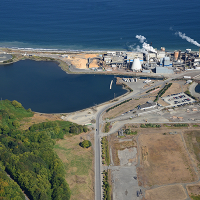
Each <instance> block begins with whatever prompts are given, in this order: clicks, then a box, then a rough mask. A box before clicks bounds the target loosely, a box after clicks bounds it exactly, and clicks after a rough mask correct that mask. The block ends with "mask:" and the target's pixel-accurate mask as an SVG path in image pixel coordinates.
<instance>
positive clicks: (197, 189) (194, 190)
mask: <svg viewBox="0 0 200 200" xmlns="http://www.w3.org/2000/svg"><path fill="white" fill-rule="evenodd" d="M187 190H188V193H189V195H190V196H191V195H195V196H197V195H200V183H199V184H196V185H187Z"/></svg>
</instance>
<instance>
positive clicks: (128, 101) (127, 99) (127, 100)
mask: <svg viewBox="0 0 200 200" xmlns="http://www.w3.org/2000/svg"><path fill="white" fill-rule="evenodd" d="M130 100H132V99H127V100H125V101H122V102H121V103H119V104H117V105H115V106H112V107H110V108H108V109H107V110H106V112H108V111H110V110H112V109H114V108H116V107H118V106H120V105H122V104H124V103H126V102H129V101H130Z"/></svg>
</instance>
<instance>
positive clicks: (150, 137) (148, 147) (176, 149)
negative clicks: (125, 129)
mask: <svg viewBox="0 0 200 200" xmlns="http://www.w3.org/2000/svg"><path fill="white" fill-rule="evenodd" d="M146 131H148V129H146ZM138 140H139V146H140V149H139V150H140V164H141V165H140V168H139V169H138V172H139V180H140V183H141V184H142V185H143V186H145V187H146V186H150V187H151V186H153V185H164V184H171V183H188V182H193V181H195V180H197V177H196V174H195V172H194V169H193V167H192V165H191V162H190V160H189V158H188V155H187V152H186V150H185V148H184V145H183V142H182V138H181V135H180V134H175V135H163V134H161V133H154V134H142V135H140V136H139V138H138Z"/></svg>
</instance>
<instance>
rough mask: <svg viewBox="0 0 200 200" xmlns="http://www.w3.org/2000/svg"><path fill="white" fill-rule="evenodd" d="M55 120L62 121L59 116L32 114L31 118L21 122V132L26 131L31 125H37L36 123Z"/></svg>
mask: <svg viewBox="0 0 200 200" xmlns="http://www.w3.org/2000/svg"><path fill="white" fill-rule="evenodd" d="M55 120H62V119H61V118H60V114H42V113H34V115H33V117H30V118H28V119H27V120H26V119H25V120H24V121H23V122H22V126H21V128H22V129H23V130H26V129H28V128H29V127H30V126H31V125H33V124H37V123H42V122H47V121H55Z"/></svg>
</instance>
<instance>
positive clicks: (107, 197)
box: [103, 170, 111, 200]
mask: <svg viewBox="0 0 200 200" xmlns="http://www.w3.org/2000/svg"><path fill="white" fill-rule="evenodd" d="M103 199H104V200H111V187H110V185H109V182H108V171H105V170H104V171H103Z"/></svg>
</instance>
